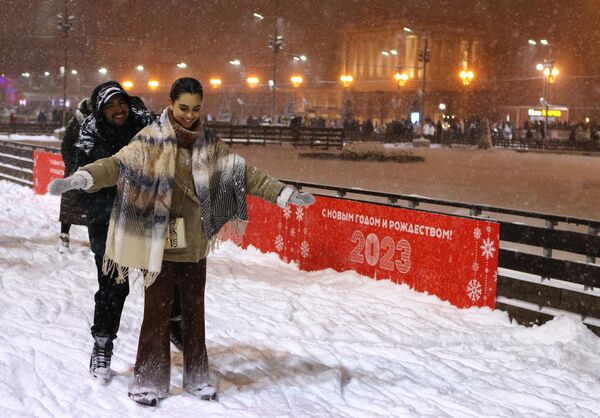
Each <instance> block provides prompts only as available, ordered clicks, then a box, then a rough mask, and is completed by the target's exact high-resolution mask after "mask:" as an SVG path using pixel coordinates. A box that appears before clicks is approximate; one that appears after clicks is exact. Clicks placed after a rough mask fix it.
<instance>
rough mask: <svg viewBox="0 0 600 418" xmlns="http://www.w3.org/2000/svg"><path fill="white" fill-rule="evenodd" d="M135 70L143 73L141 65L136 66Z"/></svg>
mask: <svg viewBox="0 0 600 418" xmlns="http://www.w3.org/2000/svg"><path fill="white" fill-rule="evenodd" d="M135 69H136V70H137V71H138V72H140V73H141V72H142V71H144V66H143V65H138V66H137V67H135Z"/></svg>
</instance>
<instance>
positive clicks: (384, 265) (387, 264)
mask: <svg viewBox="0 0 600 418" xmlns="http://www.w3.org/2000/svg"><path fill="white" fill-rule="evenodd" d="M351 241H352V243H354V244H356V246H355V247H354V249H353V250H352V252H351V253H350V260H351V261H353V262H354V263H358V264H364V262H365V261H366V262H367V264H368V265H370V266H373V267H374V266H376V265H377V264H378V263H379V267H380V268H381V269H383V270H388V271H394V270H395V269H398V271H399V272H400V273H402V274H406V273H408V272H409V271H410V253H411V247H410V243H409V242H408V241H407V240H405V239H401V240H400V241H398V242H394V239H393V238H391V237H389V236H385V237H383V239H382V240H381V241H380V240H379V237H378V236H377V235H376V234H374V233H370V234H369V235H367V237H366V238H365V236H364V234H363V233H362V232H361V231H358V230H356V231H354V232H353V233H352V238H351ZM397 251H398V252H399V253H400V254H399V256H398V257H397V256H396V252H397ZM382 254H383V255H382Z"/></svg>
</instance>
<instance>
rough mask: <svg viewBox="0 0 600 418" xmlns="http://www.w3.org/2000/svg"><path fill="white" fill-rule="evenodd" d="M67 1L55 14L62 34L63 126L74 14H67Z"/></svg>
mask: <svg viewBox="0 0 600 418" xmlns="http://www.w3.org/2000/svg"><path fill="white" fill-rule="evenodd" d="M69 3H70V0H64V8H65V9H64V12H63V13H59V14H57V15H56V18H57V19H58V24H57V25H56V28H57V29H58V30H59V31H61V32H62V33H63V34H64V37H65V40H64V64H63V68H64V71H63V114H62V123H63V126H64V125H66V124H67V76H68V74H67V71H68V64H69V32H71V31H72V30H73V21H74V20H75V16H70V15H69Z"/></svg>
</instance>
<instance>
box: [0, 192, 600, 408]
mask: <svg viewBox="0 0 600 418" xmlns="http://www.w3.org/2000/svg"><path fill="white" fill-rule="evenodd" d="M0 196H2V199H1V201H0V213H1V215H0V231H2V232H1V233H0V287H1V289H0V417H13V416H15V417H30V416H55V417H87V416H114V417H117V416H123V417H130V416H161V417H163V416H164V417H171V416H173V417H180V416H222V417H232V416H235V417H245V416H250V417H271V416H278V417H287V416H298V417H304V416H315V417H330V416H331V417H346V416H352V417H388V416H402V417H404V416H410V417H420V416H428V417H461V418H464V417H481V416H486V417H489V416H497V417H518V416H527V417H563V416H573V417H597V416H600V399H598V390H599V388H600V340H599V339H598V338H597V337H596V336H594V335H593V334H592V333H591V332H590V331H588V330H587V328H585V327H584V326H583V325H581V324H579V323H578V322H576V321H575V320H573V319H569V318H558V319H556V320H554V321H552V322H550V323H548V324H546V325H544V326H542V327H539V328H524V327H521V326H517V325H515V324H511V323H509V321H508V318H507V316H506V314H505V313H503V312H500V311H490V310H489V309H470V310H458V309H455V308H453V307H452V306H450V305H449V304H447V303H444V302H440V301H439V300H438V299H436V298H434V297H431V296H427V295H423V294H418V293H415V292H413V291H411V290H409V289H408V288H406V287H404V286H397V285H393V284H390V283H388V282H375V281H372V280H370V279H367V278H363V277H360V276H358V275H356V274H355V273H353V272H347V273H336V272H333V271H323V272H315V273H305V272H301V271H298V270H297V269H296V268H295V266H291V265H287V264H284V263H283V262H281V261H279V259H277V257H275V256H274V255H272V254H271V255H262V254H260V253H258V252H257V251H253V250H248V251H243V250H240V249H238V248H237V247H235V246H233V245H225V246H223V247H222V248H221V249H220V250H219V251H218V252H217V253H215V254H214V255H212V256H211V257H209V266H208V271H209V276H208V284H207V301H206V309H207V338H208V341H207V344H208V350H209V359H210V363H211V372H212V379H213V382H214V383H215V384H216V385H217V386H218V390H219V402H217V403H206V402H202V401H199V400H197V399H195V398H193V397H192V396H190V395H188V394H186V393H185V392H182V390H181V377H182V376H181V355H180V354H179V353H177V352H174V353H173V354H172V359H173V368H172V386H171V396H170V397H169V398H167V399H165V400H164V401H162V402H161V403H160V406H159V408H158V410H153V409H146V408H143V407H140V406H138V405H136V404H134V403H133V402H132V401H130V400H129V399H128V398H127V383H128V378H129V375H130V373H131V368H132V365H133V361H134V359H135V351H136V345H137V336H138V332H139V326H140V322H141V313H142V291H141V287H140V284H139V283H135V284H134V285H133V286H132V289H131V293H130V296H129V298H128V300H127V302H126V307H125V311H124V313H123V318H122V322H121V330H120V332H119V338H118V339H117V340H116V347H115V358H114V360H113V370H114V371H115V372H116V375H115V376H114V378H113V380H112V382H111V383H110V384H109V385H107V386H100V385H98V384H96V383H94V382H92V381H91V380H90V379H89V378H88V376H87V366H88V361H89V357H88V356H89V353H90V350H91V346H92V344H91V337H90V335H89V326H90V320H91V316H92V310H93V294H94V291H95V289H96V278H95V267H94V265H93V261H92V257H91V256H90V255H89V251H88V248H87V247H86V231H85V229H84V228H82V227H74V228H73V231H72V239H73V241H74V242H73V244H72V246H73V247H74V251H73V253H71V254H66V255H63V256H60V255H59V254H58V253H57V252H56V249H55V245H56V242H57V231H58V228H59V224H58V222H56V221H55V220H56V219H57V218H58V203H59V199H58V198H56V197H51V196H36V195H33V194H32V191H31V190H30V189H27V188H24V187H21V186H17V185H14V184H10V183H7V182H4V181H0ZM233 260H235V261H236V262H235V263H234V262H233ZM157 414H158V415H157Z"/></svg>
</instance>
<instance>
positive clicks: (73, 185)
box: [48, 171, 94, 196]
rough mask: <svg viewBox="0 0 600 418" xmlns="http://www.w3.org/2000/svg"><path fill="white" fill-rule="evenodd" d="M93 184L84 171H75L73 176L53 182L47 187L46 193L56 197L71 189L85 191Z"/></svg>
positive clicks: (89, 176) (90, 177)
mask: <svg viewBox="0 0 600 418" xmlns="http://www.w3.org/2000/svg"><path fill="white" fill-rule="evenodd" d="M93 184H94V181H93V179H92V176H91V175H90V174H89V173H87V172H85V171H77V172H76V173H75V174H73V175H72V176H69V177H65V178H64V179H56V180H53V181H52V182H51V183H50V184H49V185H48V193H50V194H51V195H54V196H58V195H61V194H63V193H64V192H67V191H69V190H73V189H83V190H87V189H89V188H90V187H92V185H93Z"/></svg>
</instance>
